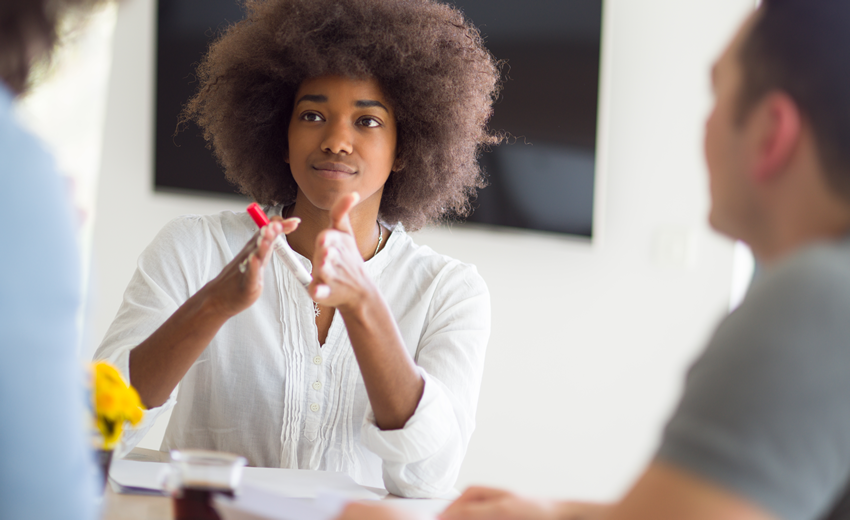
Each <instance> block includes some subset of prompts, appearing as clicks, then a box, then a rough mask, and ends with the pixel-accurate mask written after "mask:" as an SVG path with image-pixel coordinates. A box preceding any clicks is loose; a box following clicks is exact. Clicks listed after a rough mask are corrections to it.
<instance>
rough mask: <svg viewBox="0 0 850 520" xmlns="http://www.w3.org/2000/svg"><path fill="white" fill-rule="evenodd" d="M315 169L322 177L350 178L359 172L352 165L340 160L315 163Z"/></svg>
mask: <svg viewBox="0 0 850 520" xmlns="http://www.w3.org/2000/svg"><path fill="white" fill-rule="evenodd" d="M313 169H314V170H315V171H316V173H318V174H319V176H320V177H323V178H325V179H348V178H350V177H351V176H352V175H354V174H355V173H357V170H355V169H354V168H352V167H351V166H348V165H347V164H343V163H338V162H323V163H319V164H314V165H313Z"/></svg>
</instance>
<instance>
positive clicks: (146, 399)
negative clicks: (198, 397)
mask: <svg viewBox="0 0 850 520" xmlns="http://www.w3.org/2000/svg"><path fill="white" fill-rule="evenodd" d="M228 318H229V316H227V315H225V314H222V313H221V312H220V311H219V310H218V309H216V308H214V306H213V305H211V304H210V299H209V298H207V291H206V287H205V288H203V289H201V290H200V291H198V292H197V293H196V294H195V295H194V296H192V297H191V298H189V299H188V300H186V303H184V304H183V305H181V306H180V308H179V309H177V311H175V312H174V314H172V315H171V317H170V318H168V320H167V321H166V322H165V323H163V324H162V326H161V327H160V328H158V329H157V330H156V332H154V333H153V334H151V335H150V337H149V338H148V339H146V340H145V341H143V342H142V343H141V344H140V345H139V346H137V347H136V348H134V349H133V350H132V351H130V382H131V384H132V385H133V386H134V387H135V388H136V390H137V391H138V392H139V396H140V397H141V398H142V402H143V403H144V404H145V406H147V407H148V408H153V407H156V406H160V405H162V404H163V403H164V402H165V401H167V400H168V396H169V395H171V392H172V391H173V390H174V388H175V387H176V386H177V383H179V382H180V380H181V379H183V376H184V375H186V372H188V371H189V369H190V368H191V367H192V364H193V363H194V362H195V360H196V359H198V356H200V355H201V352H203V351H204V349H205V348H206V347H207V345H209V344H210V342H211V341H212V339H213V337H214V336H215V335H216V333H218V331H219V329H221V327H222V325H224V323H225V322H226V321H227V319H228Z"/></svg>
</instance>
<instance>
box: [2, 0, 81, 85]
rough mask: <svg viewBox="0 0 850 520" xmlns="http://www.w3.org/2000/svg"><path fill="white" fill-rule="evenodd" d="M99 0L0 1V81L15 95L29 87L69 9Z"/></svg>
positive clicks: (51, 47) (53, 43) (53, 42)
mask: <svg viewBox="0 0 850 520" xmlns="http://www.w3.org/2000/svg"><path fill="white" fill-rule="evenodd" d="M97 3H98V0H3V1H2V2H0V80H2V81H3V82H4V83H5V84H6V85H7V86H8V87H9V88H10V89H11V90H12V92H14V93H15V94H21V93H23V92H24V91H25V90H26V89H27V86H28V82H29V77H30V70H31V69H32V66H33V64H34V63H35V61H36V60H38V59H41V58H44V57H49V55H50V52H51V51H52V50H53V46H54V45H55V44H56V40H57V39H58V34H57V25H58V23H59V20H61V19H62V17H63V16H64V15H65V14H67V12H68V11H69V10H74V9H79V10H85V9H89V8H91V7H93V6H94V5H95V4H97Z"/></svg>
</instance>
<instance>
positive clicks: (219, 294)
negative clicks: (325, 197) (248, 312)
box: [204, 217, 301, 318]
mask: <svg viewBox="0 0 850 520" xmlns="http://www.w3.org/2000/svg"><path fill="white" fill-rule="evenodd" d="M300 223H301V219H299V218H297V217H293V218H288V219H286V220H283V219H281V218H280V217H272V219H271V222H270V223H269V225H267V226H265V227H264V228H262V229H261V230H260V231H258V232H257V233H256V234H255V235H254V236H253V237H252V238H251V240H249V241H248V243H247V244H246V245H245V247H244V248H242V251H240V252H239V254H238V255H236V257H235V258H234V259H233V260H232V261H231V262H230V263H229V264H227V265H226V266H225V267H224V269H222V271H221V273H220V274H219V275H218V276H216V277H215V279H213V280H212V281H211V282H210V283H208V284H207V285H206V287H204V289H205V290H206V291H207V292H208V294H207V298H208V303H209V304H210V305H211V308H212V309H213V310H214V311H215V312H216V313H220V314H222V315H224V316H226V317H228V318H229V317H232V316H235V315H237V314H239V313H240V312H242V311H244V310H245V309H247V308H248V307H250V306H251V305H252V304H253V303H254V302H255V301H257V299H258V298H259V297H260V295H261V294H262V293H263V273H264V271H265V267H266V265H268V263H269V258H270V257H271V253H272V250H273V246H272V242H274V240H275V238H277V236H278V235H279V234H281V233H284V234H289V233H292V232H293V231H295V230H296V229H297V228H298V224H300Z"/></svg>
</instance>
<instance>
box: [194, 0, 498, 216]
mask: <svg viewBox="0 0 850 520" xmlns="http://www.w3.org/2000/svg"><path fill="white" fill-rule="evenodd" d="M245 7H246V11H247V13H246V17H245V19H244V20H242V21H240V22H237V23H235V24H233V25H231V26H230V27H228V28H227V29H226V30H225V31H224V32H223V34H221V35H220V36H219V37H218V39H217V40H216V41H215V42H214V43H213V44H212V46H211V47H210V50H209V53H208V54H207V55H206V56H205V57H204V59H203V60H202V61H201V63H200V65H199V67H198V72H197V75H198V80H199V83H200V86H199V90H198V92H197V93H196V94H195V96H194V97H193V98H192V99H191V100H190V101H189V102H188V104H187V105H186V107H185V108H184V110H183V113H182V114H181V117H180V124H181V126H182V125H183V124H184V123H186V122H187V121H194V122H196V123H197V124H198V125H199V126H200V127H201V128H202V129H203V133H204V139H205V140H206V141H207V146H208V147H210V148H212V150H213V152H214V153H215V156H216V158H217V159H218V161H219V162H220V163H221V164H222V165H223V167H224V169H225V175H226V176H227V178H228V179H229V180H230V181H231V182H233V183H235V184H236V185H237V186H239V188H240V190H241V191H242V192H243V193H244V194H246V195H248V196H250V197H252V198H254V199H255V200H256V201H257V202H259V203H261V204H289V203H291V202H293V201H294V200H295V195H296V193H297V186H296V184H295V180H294V179H293V178H292V173H291V171H290V170H289V165H288V164H286V163H285V162H284V160H283V158H284V157H285V155H286V153H287V152H288V149H287V148H288V141H287V135H288V127H289V120H290V117H291V115H292V110H293V103H294V96H295V93H296V91H297V90H298V88H299V86H300V85H301V83H302V82H303V81H304V80H305V79H308V78H314V77H318V76H323V75H342V76H347V77H352V78H366V77H372V78H375V79H376V80H377V81H378V83H379V85H380V86H381V89H382V90H383V92H384V94H385V95H386V96H387V97H388V99H389V101H390V103H391V104H392V106H393V109H394V111H395V114H396V118H397V128H398V150H397V153H398V157H399V159H400V161H399V164H400V165H402V166H401V168H400V170H398V171H394V172H393V173H391V174H390V177H389V179H388V180H387V182H386V184H385V186H384V192H383V198H382V200H381V208H380V217H381V219H382V220H383V221H384V222H386V223H388V224H395V223H397V222H400V223H402V224H403V225H404V227H405V228H406V229H408V230H415V229H419V228H421V227H422V226H423V225H425V224H427V223H429V222H433V221H437V220H439V219H440V218H442V217H445V216H450V217H455V216H466V215H468V214H469V210H470V198H471V197H472V196H474V194H475V192H476V190H477V189H478V188H481V187H483V186H484V179H483V175H482V172H481V170H480V168H479V166H478V161H477V159H478V155H479V153H480V152H481V151H482V149H483V147H485V146H488V145H490V144H494V143H496V142H497V141H498V140H499V138H498V137H497V136H496V135H495V134H493V133H491V132H490V131H489V130H488V128H487V121H488V119H489V118H490V115H491V113H492V104H493V101H494V99H495V98H496V96H497V94H498V91H499V63H498V62H497V61H496V60H495V59H494V58H493V56H492V55H491V54H490V53H489V51H487V49H486V48H485V47H484V44H483V41H482V38H481V36H480V34H479V32H478V30H477V29H476V28H475V27H473V26H472V25H471V24H470V23H469V22H467V21H466V20H465V19H464V17H463V15H462V14H461V13H460V12H459V11H457V10H456V9H454V8H452V7H450V6H448V5H445V4H442V3H439V2H436V1H434V0H246V2H245Z"/></svg>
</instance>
